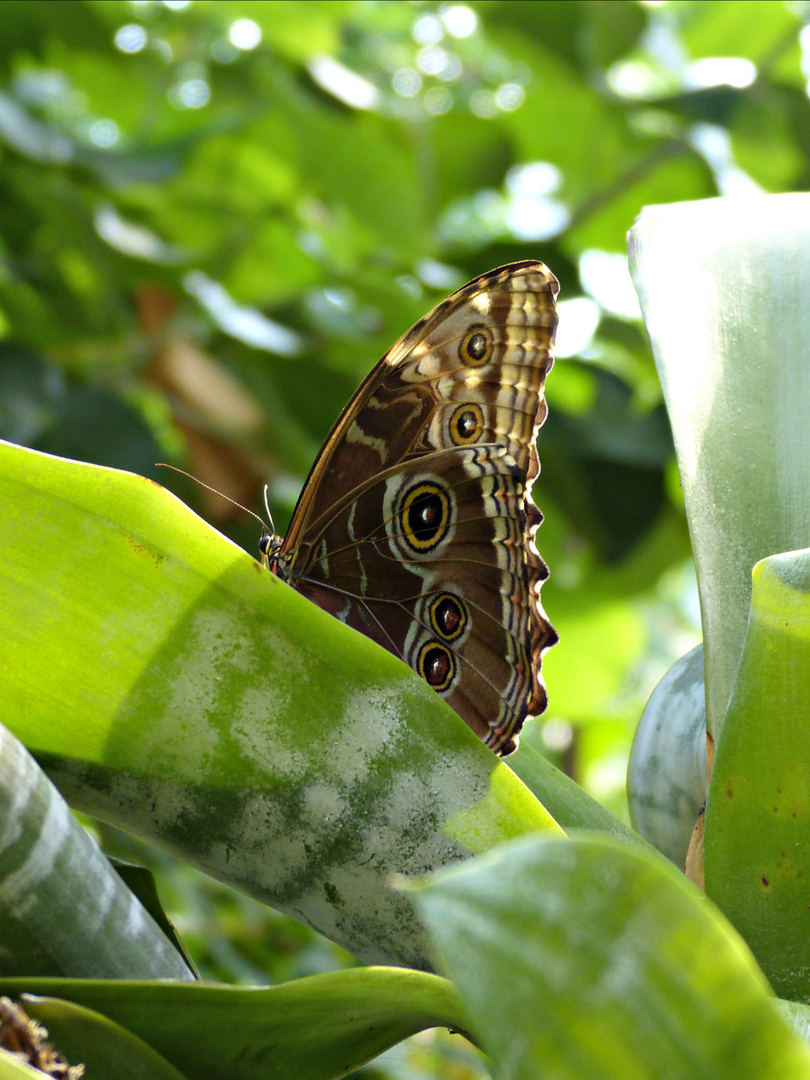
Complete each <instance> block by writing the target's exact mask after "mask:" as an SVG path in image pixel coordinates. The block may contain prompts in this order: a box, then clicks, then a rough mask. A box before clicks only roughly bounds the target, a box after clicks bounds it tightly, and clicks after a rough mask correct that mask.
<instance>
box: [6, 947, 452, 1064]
mask: <svg viewBox="0 0 810 1080" xmlns="http://www.w3.org/2000/svg"><path fill="white" fill-rule="evenodd" d="M0 993H4V994H9V995H13V996H19V995H20V994H21V993H27V994H36V995H38V996H47V997H49V998H59V999H62V1000H64V1001H69V1002H74V1003H75V1004H76V1005H80V1006H82V1008H83V1009H86V1010H93V1012H95V1013H99V1014H101V1016H103V1017H107V1018H108V1019H109V1020H111V1021H113V1022H114V1023H115V1024H117V1025H120V1026H121V1027H123V1028H125V1029H126V1030H127V1031H128V1032H130V1033H131V1034H132V1035H134V1036H136V1037H137V1038H138V1039H142V1040H143V1041H144V1042H145V1043H147V1044H148V1045H149V1046H150V1047H152V1048H153V1049H154V1050H155V1051H156V1052H157V1053H159V1054H161V1055H162V1056H163V1057H165V1058H166V1060H167V1061H169V1062H171V1063H172V1064H173V1065H174V1066H175V1067H176V1068H178V1069H179V1070H180V1071H181V1072H182V1073H183V1075H184V1076H188V1077H189V1078H193V1080H211V1078H212V1077H223V1078H224V1077H228V1078H229V1080H267V1077H268V1076H271V1077H274V1078H276V1080H285V1078H288V1077H289V1080H329V1078H330V1077H337V1076H343V1075H345V1074H346V1073H347V1072H351V1070H352V1069H355V1068H358V1067H359V1066H360V1065H362V1064H363V1063H364V1062H366V1061H368V1060H370V1059H371V1058H373V1057H375V1056H376V1055H377V1054H380V1053H382V1052H383V1050H386V1049H388V1047H390V1046H393V1045H395V1044H396V1043H398V1042H400V1041H401V1040H402V1039H405V1038H407V1037H408V1036H410V1035H413V1034H415V1033H416V1032H418V1031H422V1030H424V1029H425V1028H430V1027H437V1026H445V1025H446V1026H448V1027H451V1028H453V1029H454V1030H463V1029H464V1026H465V1023H464V1013H463V1011H462V1009H461V1006H460V1003H459V1001H458V997H457V995H456V993H455V991H454V989H453V987H452V985H451V984H450V983H448V982H447V981H446V980H445V979H441V978H439V977H438V976H436V975H428V974H425V973H422V972H417V971H402V970H399V969H395V968H361V969H353V970H349V971H341V972H336V973H334V974H329V975H314V976H312V977H310V978H306V979H298V980H296V981H295V982H291V983H284V984H283V985H281V986H275V987H270V988H267V987H236V986H220V985H216V984H210V983H209V984H204V983H194V984H182V985H181V984H179V983H169V982H159V983H138V982H127V983H113V982H98V981H91V980H77V981H75V982H69V981H67V980H57V979H29V980H9V979H0ZM24 1007H25V1008H26V1009H27V1008H28V1002H27V1001H26V1002H25V1003H24ZM35 1007H36V1006H35V1004H34V1002H32V1013H33V1012H34V1009H35ZM49 1007H52V1008H55V1005H54V1006H49ZM82 1020H84V1018H82ZM74 1021H75V1017H74V1015H73V1014H71V1013H70V1012H69V1011H66V1013H65V1024H66V1029H67V1027H69V1026H70V1025H71V1024H72V1023H74ZM49 1026H50V1025H49ZM55 1031H56V1029H55V1028H54V1032H53V1035H54V1041H56V1034H55Z"/></svg>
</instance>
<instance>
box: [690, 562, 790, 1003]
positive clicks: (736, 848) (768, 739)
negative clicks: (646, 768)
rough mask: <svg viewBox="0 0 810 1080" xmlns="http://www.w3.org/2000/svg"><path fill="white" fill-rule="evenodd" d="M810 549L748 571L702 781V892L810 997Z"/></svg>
mask: <svg viewBox="0 0 810 1080" xmlns="http://www.w3.org/2000/svg"><path fill="white" fill-rule="evenodd" d="M808 716H810V551H808V550H805V551H798V552H792V553H790V554H786V555H776V556H773V557H772V558H770V559H764V560H763V561H762V562H760V563H757V565H756V567H755V568H754V577H753V595H752V599H751V615H750V618H749V620H748V629H747V632H746V637H745V643H744V646H743V651H742V657H741V659H740V667H739V671H738V673H737V679H736V681H735V683H734V689H733V691H732V695H731V701H730V702H729V707H728V712H727V713H726V719H725V721H724V724H723V738H722V740H721V742H720V745H719V747H718V748H717V757H716V759H715V763H714V769H713V770H712V775H711V781H710V785H709V798H708V801H707V804H706V827H705V839H704V858H705V880H706V891H707V893H708V894H709V896H711V897H712V899H713V900H714V901H715V902H716V903H717V904H718V905H719V906H720V907H721V908H722V909H723V911H724V912H725V914H726V915H727V916H728V918H729V919H730V920H731V921H732V922H733V923H734V925H735V926H736V927H737V929H738V930H739V931H740V933H741V934H742V935H743V937H744V938H745V940H746V941H747V942H748V944H749V945H750V947H751V949H752V951H753V953H754V955H755V956H756V957H757V960H758V961H759V963H760V964H761V965H762V968H763V970H764V971H765V973H766V975H767V976H768V978H769V979H770V982H771V985H772V986H773V987H774V989H775V990H776V992H777V993H778V994H779V995H780V996H782V997H787V998H791V999H794V1000H799V1001H805V1002H807V1001H810V974H808V973H810V918H809V917H808V905H807V884H808V881H810V845H808V842H807V838H808V832H807V825H808V818H809V817H810V730H809V729H808V724H807V717H808Z"/></svg>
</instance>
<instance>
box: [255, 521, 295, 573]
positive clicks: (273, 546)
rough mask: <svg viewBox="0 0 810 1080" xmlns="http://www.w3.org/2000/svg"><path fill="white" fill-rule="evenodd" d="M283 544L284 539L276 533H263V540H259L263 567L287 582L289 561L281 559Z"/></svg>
mask: <svg viewBox="0 0 810 1080" xmlns="http://www.w3.org/2000/svg"><path fill="white" fill-rule="evenodd" d="M283 543H284V540H283V538H282V537H280V536H278V535H277V534H276V533H271V532H269V531H267V532H263V533H262V537H261V540H259V553H260V554H261V557H262V566H266V567H267V569H268V570H269V571H270V573H271V574H275V575H276V576H277V577H280V578H281V579H282V580H283V581H286V580H287V578H288V577H289V573H288V570H287V560H286V559H284V558H282V557H281V546H282V544H283Z"/></svg>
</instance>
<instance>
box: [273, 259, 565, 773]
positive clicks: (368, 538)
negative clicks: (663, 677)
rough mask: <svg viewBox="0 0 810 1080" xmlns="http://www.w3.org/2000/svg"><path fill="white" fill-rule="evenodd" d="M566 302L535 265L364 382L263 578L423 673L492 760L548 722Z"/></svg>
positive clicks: (501, 277)
mask: <svg viewBox="0 0 810 1080" xmlns="http://www.w3.org/2000/svg"><path fill="white" fill-rule="evenodd" d="M558 289H559V286H558V284H557V280H556V278H555V277H554V275H553V274H552V273H550V271H549V270H547V269H546V267H545V266H543V264H542V263H539V262H518V263H511V264H510V265H508V266H503V267H500V269H497V270H491V271H490V272H489V273H488V274H482V275H481V277H478V278H475V280H474V281H471V282H469V284H467V285H465V286H464V287H463V288H462V289H459V291H458V292H457V293H454V294H453V295H452V296H451V297H449V298H448V299H447V300H444V301H443V302H442V303H441V304H439V305H438V307H436V308H434V309H433V311H431V312H430V314H429V315H426V316H425V317H424V318H423V319H420V320H419V322H418V323H417V324H416V325H415V326H413V327H412V328H411V329H410V330H409V331H408V333H407V334H405V336H404V337H402V338H400V340H399V341H398V342H397V343H396V345H394V346H393V348H391V349H390V350H389V351H388V352H387V353H386V354H385V356H384V357H383V358H382V360H380V362H379V363H378V364H377V366H376V367H375V368H374V369H373V370H372V371H371V372H370V374H369V375H368V376H367V378H366V379H365V381H364V382H363V384H362V385H361V386H360V388H359V390H358V391H357V392H356V394H355V395H354V397H353V398H352V400H351V401H350V402H349V404H348V405H347V406H346V408H345V409H344V411H343V413H342V415H341V416H340V417H339V419H338V421H337V423H336V424H335V426H334V427H333V429H332V431H331V432H330V434H329V437H328V438H327V440H326V442H325V443H324V445H323V448H322V449H321V452H320V453H319V454H318V457H317V459H316V460H315V464H314V465H313V467H312V471H311V472H310V474H309V478H308V480H307V482H306V485H305V487H304V490H303V492H302V493H301V496H300V498H299V500H298V504H297V506H296V508H295V512H294V514H293V518H292V523H291V525H290V529H289V532H288V533H287V535H286V537H284V539H282V538H281V537H279V536H273V535H265V536H263V537H262V541H261V544H260V548H261V551H262V558H263V562H264V563H265V565H266V566H267V567H269V569H270V570H271V571H272V572H273V573H274V574H277V575H278V576H279V577H280V578H282V579H283V580H284V581H287V582H289V583H290V585H292V586H293V587H294V588H295V589H297V590H298V592H300V593H303V595H304V596H307V597H309V599H310V600H313V601H314V602H315V603H316V604H318V605H319V606H320V607H322V608H324V610H326V611H328V612H330V613H331V614H332V615H335V616H336V617H337V618H338V619H340V620H341V621H342V622H345V623H347V624H348V625H349V626H353V627H354V628H355V629H356V630H360V631H361V632H362V633H364V634H367V635H368V636H369V637H370V638H373V639H374V641H376V642H378V643H379V644H380V645H382V646H383V647H384V648H386V649H388V650H389V651H390V652H392V653H394V654H395V655H396V656H399V657H400V658H401V659H402V660H404V661H405V662H406V663H407V664H410V666H411V667H412V668H413V669H414V670H415V671H416V672H418V673H419V674H420V675H421V676H422V678H423V679H425V681H426V682H427V683H428V685H429V686H432V687H433V689H434V690H435V691H436V692H437V693H438V694H439V695H440V696H441V697H443V698H444V699H445V701H447V702H448V704H450V705H451V706H452V707H453V708H454V709H455V710H456V712H457V713H458V714H459V716H461V718H462V719H463V720H465V721H466V722H467V724H469V726H470V727H471V728H472V729H473V731H474V732H475V733H476V734H477V735H479V736H480V737H481V738H482V739H483V740H484V741H485V742H486V744H487V745H488V746H489V747H491V748H492V749H493V750H494V751H495V752H496V753H498V754H502V755H505V754H509V753H511V752H512V751H513V750H514V749H515V747H516V746H517V738H518V732H519V731H520V728H521V725H522V724H523V721H524V719H525V718H526V716H527V715H530V714H531V715H535V714H537V713H540V712H542V711H543V709H544V708H545V706H546V691H545V687H544V685H543V681H542V678H541V675H540V661H541V657H542V655H543V653H544V652H545V650H546V649H547V648H549V647H550V646H551V645H553V644H554V643H555V641H556V640H557V635H556V634H555V632H554V630H553V629H552V627H551V624H550V623H549V622H548V620H547V619H546V616H545V613H544V611H543V608H542V606H541V603H540V587H541V585H542V583H543V582H544V581H545V579H546V578H547V576H548V570H547V568H546V565H545V563H544V562H543V560H542V559H541V558H540V555H539V553H538V551H537V548H536V546H535V534H536V532H537V528H538V526H539V525H540V522H541V521H542V515H541V514H540V511H539V510H538V509H537V507H536V506H535V505H534V503H533V502H532V499H531V487H532V483H533V482H534V480H535V478H536V477H537V475H538V473H539V471H540V465H539V461H538V457H537V450H536V448H535V438H536V436H537V431H538V429H539V427H540V425H541V424H542V423H543V421H544V420H545V418H546V411H547V410H546V402H545V398H544V395H543V389H544V382H545V377H546V372H548V371H549V369H550V368H551V365H552V362H553V360H552V347H553V343H554V331H555V328H556V326H557V312H556V306H555V299H556V296H557V292H558Z"/></svg>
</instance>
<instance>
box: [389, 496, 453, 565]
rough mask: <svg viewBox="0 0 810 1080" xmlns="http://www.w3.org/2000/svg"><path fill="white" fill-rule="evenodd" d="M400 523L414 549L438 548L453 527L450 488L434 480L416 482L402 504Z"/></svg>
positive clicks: (408, 542) (406, 539) (404, 534)
mask: <svg viewBox="0 0 810 1080" xmlns="http://www.w3.org/2000/svg"><path fill="white" fill-rule="evenodd" d="M399 526H400V530H401V532H402V536H403V537H404V539H405V542H406V543H407V544H408V546H409V547H411V548H412V549H413V550H414V551H430V550H432V549H433V548H435V547H436V545H437V544H439V543H440V542H441V541H442V540H443V539H444V537H445V536H446V535H447V530H448V528H449V527H450V497H449V495H448V493H447V491H445V489H444V488H443V487H441V486H440V485H439V484H437V483H433V482H432V481H427V480H426V481H423V482H422V483H420V484H414V486H413V487H412V488H410V490H408V491H407V492H406V493H405V497H404V498H403V500H402V503H401V504H400V511H399Z"/></svg>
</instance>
